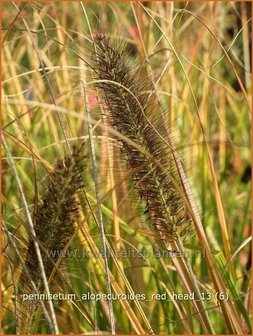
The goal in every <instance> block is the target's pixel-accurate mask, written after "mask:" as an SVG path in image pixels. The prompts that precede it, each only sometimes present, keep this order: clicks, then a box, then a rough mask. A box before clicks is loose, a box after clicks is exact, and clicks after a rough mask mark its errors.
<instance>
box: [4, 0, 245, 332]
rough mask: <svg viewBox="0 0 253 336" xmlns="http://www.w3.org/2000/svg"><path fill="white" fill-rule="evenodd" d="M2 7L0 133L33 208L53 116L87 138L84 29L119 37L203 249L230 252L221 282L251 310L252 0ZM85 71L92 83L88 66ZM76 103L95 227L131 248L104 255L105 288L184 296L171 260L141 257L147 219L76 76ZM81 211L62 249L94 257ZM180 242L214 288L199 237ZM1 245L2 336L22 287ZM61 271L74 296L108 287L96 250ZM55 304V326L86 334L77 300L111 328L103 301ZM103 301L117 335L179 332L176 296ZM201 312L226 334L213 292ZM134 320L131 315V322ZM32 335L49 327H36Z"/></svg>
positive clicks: (14, 220) (22, 235) (58, 149)
mask: <svg viewBox="0 0 253 336" xmlns="http://www.w3.org/2000/svg"><path fill="white" fill-rule="evenodd" d="M3 13H4V15H3V23H2V26H3V40H2V42H3V46H2V62H3V68H2V87H3V96H2V97H3V99H2V104H3V105H2V111H3V134H4V136H5V137H6V140H7V142H8V145H9V148H10V150H11V154H12V156H13V158H14V160H15V164H16V168H17V169H18V173H19V176H20V178H21V181H22V186H23V188H24V191H25V196H26V199H27V201H28V204H29V207H30V210H31V212H32V209H33V205H34V198H35V197H36V195H37V193H38V194H41V193H42V192H43V190H44V188H45V176H46V171H47V169H50V167H52V165H53V164H54V163H55V160H56V159H57V158H58V157H59V156H60V155H62V153H63V152H65V151H66V144H65V140H64V137H63V133H62V128H61V127H60V123H59V119H58V117H57V113H56V111H58V112H59V114H60V115H61V117H62V120H63V122H64V128H65V131H66V134H67V137H68V138H69V140H70V142H72V141H75V140H76V139H79V140H81V139H83V138H87V124H86V121H85V109H84V106H85V103H84V97H83V93H82V86H81V84H80V79H83V78H85V77H84V74H85V71H86V70H85V64H84V61H83V59H84V60H86V61H88V62H89V58H90V53H91V39H90V32H91V31H92V32H93V33H95V32H102V33H104V34H105V35H108V36H112V37H113V38H114V39H124V40H125V41H126V42H127V50H128V51H129V54H130V57H131V58H132V60H133V64H137V63H138V60H140V59H147V60H148V67H149V71H150V74H151V76H152V78H153V80H154V82H155V83H156V89H157V92H158V95H159V98H160V101H161V104H162V106H163V108H164V110H165V111H166V117H167V118H168V124H169V125H170V127H171V129H172V133H173V138H174V141H175V145H176V147H177V149H178V152H179V153H180V155H181V157H182V160H183V164H184V167H185V170H186V173H187V176H188V178H189V181H190V185H191V186H192V189H193V193H194V196H195V199H196V202H197V204H198V206H199V211H200V214H201V217H202V219H203V224H204V227H205V231H206V234H207V237H208V242H209V244H210V248H211V250H212V251H213V254H214V256H217V255H218V253H219V252H220V253H224V254H225V257H224V258H226V260H227V261H230V257H231V255H233V258H232V261H231V264H232V268H233V270H232V286H233V288H235V289H236V291H237V293H238V295H239V296H240V298H241V299H242V302H244V304H245V307H246V310H248V311H249V307H248V296H247V293H248V290H249V284H250V273H249V272H250V264H251V260H250V254H251V252H250V244H249V241H247V238H248V237H249V236H250V211H251V203H250V191H251V190H250V189H251V185H250V175H251V163H250V123H251V117H250V109H249V106H250V104H251V95H250V92H251V91H250V90H251V81H250V79H251V72H250V71H251V70H250V64H251V39H250V36H251V14H250V13H251V3H250V2H248V3H236V2H226V3H213V2H210V3H186V2H181V3H173V2H153V3H151V2H145V3H129V2H125V3H120V2H108V3H107V2H92V3H88V2H87V3H83V7H82V6H81V5H80V3H79V2H63V3H50V2H48V3H39V2H36V3H23V4H22V5H21V4H14V3H10V2H5V3H3ZM165 36H166V37H165ZM224 51H226V52H224ZM43 69H44V70H43ZM45 75H46V76H45ZM87 78H88V81H90V78H91V76H90V75H89V73H88V74H87ZM88 98H89V103H90V107H91V116H92V119H93V123H94V142H95V145H96V155H97V163H98V167H99V185H100V194H101V197H102V204H103V214H104V223H105V229H106V235H107V237H108V240H109V242H110V244H111V247H112V248H113V249H114V250H115V251H124V250H128V249H129V248H131V249H135V250H137V251H139V252H140V253H141V254H142V255H143V257H142V258H131V257H130V258H125V257H118V258H116V257H115V258H109V266H110V270H111V272H112V275H113V277H114V282H115V285H114V286H115V287H113V291H114V292H118V293H119V292H121V291H122V292H128V291H131V290H132V291H133V292H135V293H145V294H146V295H147V297H150V296H151V294H152V293H163V292H164V291H167V292H182V291H183V289H182V287H181V284H180V280H179V276H178V274H177V273H176V272H175V268H174V266H173V265H172V262H171V259H170V258H168V257H165V258H160V259H159V258H155V257H153V256H152V253H151V252H152V250H153V249H162V247H161V246H160V245H159V244H158V242H157V240H156V239H155V235H154V232H153V228H152V225H151V224H150V223H149V222H148V221H146V220H145V216H144V215H143V211H144V206H143V204H142V201H141V200H140V199H139V198H138V196H137V194H136V192H135V191H134V190H133V189H132V185H131V183H130V182H129V180H128V176H127V173H128V172H127V169H126V167H125V162H124V160H122V159H121V156H120V152H121V149H120V147H121V146H120V143H117V142H116V141H115V139H113V137H112V136H111V134H110V132H109V130H108V129H107V127H106V126H105V124H104V122H103V120H102V119H101V107H100V105H99V102H98V98H97V92H96V91H95V90H94V88H93V87H92V84H91V85H90V84H88ZM196 106H197V107H198V111H199V115H200V118H201V121H202V125H203V128H204V133H205V136H206V139H207V142H208V144H209V148H210V150H211V155H212V159H213V163H214V168H215V174H216V178H217V182H218V186H219V192H220V196H221V200H222V206H223V207H222V208H223V211H224V216H225V217H224V218H225V221H224V218H223V220H222V219H221V217H220V216H219V214H218V210H217V193H215V188H214V180H213V178H212V174H211V169H210V164H209V161H208V157H207V149H206V145H205V144H204V142H203V133H202V130H201V127H200V123H199V120H198V115H197V109H196ZM2 166H3V220H4V222H5V223H6V225H7V226H8V228H9V230H10V231H11V232H12V233H13V234H14V237H15V238H16V241H17V244H18V246H19V248H20V250H21V251H22V253H25V246H26V244H27V237H28V232H27V225H26V218H25V214H24V211H23V207H22V203H21V200H20V196H19V192H18V189H17V185H16V181H15V179H14V177H13V175H12V171H11V169H10V166H9V163H8V160H7V159H6V155H5V153H3V158H2ZM89 169H90V173H89V174H86V176H85V181H86V183H87V186H88V187H87V190H88V197H89V199H90V201H91V203H92V204H94V205H95V193H94V181H93V179H92V174H91V165H90V166H89ZM35 186H36V188H35ZM87 218H88V221H87V222H85V224H84V227H85V231H86V234H87V235H86V237H85V239H84V238H83V239H80V237H79V238H78V237H77V238H76V240H75V242H74V243H73V244H74V248H75V249H77V250H78V251H79V250H81V249H82V248H83V246H86V248H87V250H89V249H91V250H93V251H94V250H95V247H97V248H101V242H100V236H99V230H98V228H97V225H96V224H95V223H94V221H92V220H91V216H89V214H88V215H87ZM224 225H225V226H224ZM226 229H227V232H228V238H229V242H228V243H226V244H227V246H229V248H230V253H227V254H226V247H225V246H224V240H223V239H222V233H223V235H224V230H226ZM244 244H245V246H244ZM185 247H186V249H187V251H189V254H190V262H191V264H192V267H193V269H194V272H195V274H196V275H197V278H198V281H199V283H200V286H201V287H202V288H203V290H204V291H207V292H212V293H214V288H213V285H212V282H211V280H210V276H209V272H208V269H207V266H206V262H205V258H204V257H203V256H202V257H201V256H199V255H198V256H197V257H196V254H194V251H195V249H196V250H198V249H199V242H198V239H197V237H196V236H193V237H191V238H190V239H189V240H188V241H187V243H186V245H185ZM3 248H4V257H5V258H4V267H3V293H2V295H3V323H4V333H5V334H13V333H15V309H14V308H15V306H14V302H15V300H13V299H12V295H13V294H14V292H15V290H16V288H20V289H19V291H22V281H19V280H18V278H17V273H18V272H19V270H18V268H17V266H18V265H17V263H18V261H17V257H16V255H15V252H14V251H13V250H12V249H11V248H10V246H9V245H8V241H7V239H5V236H4V242H3ZM145 255H146V257H144V256H145ZM219 256H220V255H219ZM222 258H223V257H222ZM218 259H219V258H217V260H218ZM217 264H218V265H219V260H218V261H217ZM64 276H65V278H66V280H67V282H68V283H69V284H70V285H71V287H72V289H73V291H74V293H76V294H77V295H81V293H87V292H93V293H100V292H106V283H105V275H104V270H103V267H102V266H101V265H100V264H99V262H98V261H97V259H96V258H78V257H76V258H75V257H72V258H69V259H68V260H66V266H65V267H64ZM60 287H61V289H62V291H63V292H67V291H68V290H67V288H66V286H65V284H64V283H61V284H60ZM180 304H181V305H182V306H183V308H182V309H184V310H185V311H186V313H187V321H186V324H187V325H188V326H189V327H190V329H191V331H192V332H195V333H201V332H202V329H201V326H200V325H199V322H198V319H197V317H196V314H194V311H192V308H191V305H190V304H189V303H187V302H181V303H180ZM54 305H55V307H56V313H57V319H58V323H59V327H60V331H61V333H68V332H73V333H87V332H91V331H93V330H94V327H92V326H91V325H90V324H89V323H88V322H87V321H86V320H85V318H84V316H83V311H84V310H83V307H86V309H88V311H89V312H90V313H91V315H92V319H93V322H94V325H95V326H96V328H98V329H99V330H102V331H110V327H109V319H108V304H107V302H103V303H101V302H97V303H94V302H92V301H90V302H82V303H77V302H76V303H71V302H67V301H62V302H58V303H57V302H55V303H54ZM113 305H114V313H115V319H116V330H117V332H118V333H132V332H139V333H140V332H142V331H143V332H145V333H149V332H151V330H153V331H154V332H155V333H164V334H166V333H176V334H180V333H183V332H184V331H185V326H184V325H183V323H182V319H181V317H180V316H179V314H178V310H177V309H176V307H175V302H169V301H157V300H154V301H145V302H140V303H138V302H136V301H133V302H131V301H129V305H125V306H122V302H119V301H117V302H116V301H115V302H114V303H113ZM207 306H208V307H209V308H210V313H209V314H210V317H211V322H212V325H213V327H214V329H215V332H216V333H219V334H222V333H227V329H226V326H225V324H224V323H223V317H222V313H221V311H220V309H219V308H218V307H217V302H216V300H215V299H212V300H211V301H210V302H208V303H207ZM135 318H137V320H139V326H137V327H136V325H135V322H134V321H135ZM40 332H41V333H46V332H49V331H48V327H47V326H46V324H45V323H44V324H43V323H42V325H41V327H40Z"/></svg>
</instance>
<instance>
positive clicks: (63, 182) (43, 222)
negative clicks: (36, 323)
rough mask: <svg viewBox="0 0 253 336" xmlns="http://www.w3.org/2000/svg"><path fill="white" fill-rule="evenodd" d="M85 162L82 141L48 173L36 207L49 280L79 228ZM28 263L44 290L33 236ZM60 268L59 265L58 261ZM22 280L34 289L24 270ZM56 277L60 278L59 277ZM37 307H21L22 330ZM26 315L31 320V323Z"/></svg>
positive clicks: (37, 222) (30, 290)
mask: <svg viewBox="0 0 253 336" xmlns="http://www.w3.org/2000/svg"><path fill="white" fill-rule="evenodd" d="M85 162H86V161H85V156H84V153H83V144H81V145H80V146H77V145H75V146H73V147H72V152H71V154H69V155H66V156H65V157H64V158H63V159H60V160H58V162H57V163H56V165H55V168H54V170H53V172H52V173H51V174H49V176H48V187H47V190H46V192H45V193H44V195H43V197H42V199H41V200H40V201H39V205H38V206H37V207H36V209H35V210H34V219H35V223H34V229H35V233H36V240H37V241H38V243H39V246H40V248H41V254H42V258H43V264H44V268H45V273H46V276H47V279H48V280H49V279H50V277H51V276H52V272H53V270H54V268H55V264H56V263H57V261H58V259H60V258H61V252H63V251H64V250H65V248H66V246H67V244H68V242H69V240H70V239H71V237H72V235H73V234H74V232H75V230H76V222H77V221H78V219H79V216H80V214H79V201H78V197H77V193H78V191H79V190H80V189H81V188H82V186H83V178H82V173H83V171H84V169H85V167H86V164H85ZM51 252H53V253H51ZM61 260H62V259H61ZM61 260H60V261H61ZM25 266H26V268H27V270H28V272H29V274H30V276H31V278H32V280H33V282H34V284H35V285H36V288H37V289H38V291H39V292H40V293H43V291H44V285H43V279H42V276H41V273H40V269H39V265H38V260H37V255H36V251H35V246H34V240H33V239H30V241H29V243H28V248H27V254H26V260H25ZM57 267H59V264H58V265H57ZM56 274H57V273H56ZM55 278H56V276H53V277H52V279H51V283H52V284H53V285H54V284H55ZM21 279H22V281H24V290H25V291H26V292H32V289H33V288H32V286H30V283H29V279H26V276H25V273H24V272H23V274H22V275H21ZM57 280H59V279H58V277H57ZM51 287H52V286H51ZM23 306H24V305H23ZM37 306H38V304H35V305H34V304H26V305H25V309H21V314H22V315H21V316H20V322H21V326H20V331H22V332H29V329H30V325H31V323H32V318H33V317H34V313H35V311H36V308H37ZM23 308H24V307H23ZM24 310H25V311H24ZM27 318H28V319H29V320H30V323H28V321H27ZM24 322H25V323H24ZM23 327H24V328H25V329H23Z"/></svg>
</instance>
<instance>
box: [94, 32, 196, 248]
mask: <svg viewBox="0 0 253 336" xmlns="http://www.w3.org/2000/svg"><path fill="white" fill-rule="evenodd" d="M92 59H93V65H92V68H93V70H94V73H95V78H96V79H97V80H98V81H97V83H96V87H97V88H98V89H99V90H100V92H101V93H102V100H103V102H104V103H105V108H106V110H107V111H108V116H109V119H110V120H111V124H112V126H113V127H115V128H116V129H117V130H118V132H120V133H121V134H122V135H123V136H124V138H125V139H129V140H130V141H127V140H124V141H123V146H124V149H125V152H126V154H127V164H128V167H129V169H130V171H131V175H132V179H133V181H134V184H135V188H136V189H137V190H138V192H139V194H140V196H141V197H142V198H143V199H144V200H145V203H146V213H147V214H148V215H149V218H150V219H151V221H152V223H153V224H154V227H155V229H156V230H157V231H158V232H159V234H160V238H161V239H162V240H163V241H166V242H171V241H177V240H178V239H179V238H182V239H185V238H186V237H187V236H188V235H189V234H190V232H191V229H192V218H191V214H190V211H189V210H188V207H187V203H186V200H185V198H184V192H183V188H182V184H181V181H180V177H179V174H178V171H177V167H176V165H175V161H174V158H173V153H172V149H171V148H170V146H169V145H168V143H166V142H165V141H164V139H163V137H162V136H161V135H160V134H159V133H158V131H157V128H159V126H158V127H157V125H156V124H157V121H156V120H155V118H156V116H155V113H156V112H157V108H158V107H157V103H156V96H155V93H154V92H152V83H151V80H150V78H149V77H148V76H147V75H143V71H142V70H143V69H142V68H141V67H139V69H138V70H137V71H136V69H133V68H132V67H131V66H130V61H129V59H128V57H127V55H126V52H125V50H124V47H122V45H120V44H118V45H117V44H116V42H114V43H112V42H111V40H110V38H107V37H104V36H100V35H99V36H97V37H96V39H95V50H94V52H93V55H92ZM152 120H153V122H151V121H152ZM160 129H161V127H160ZM160 129H159V131H160ZM133 144H136V145H137V146H134V145H133Z"/></svg>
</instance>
